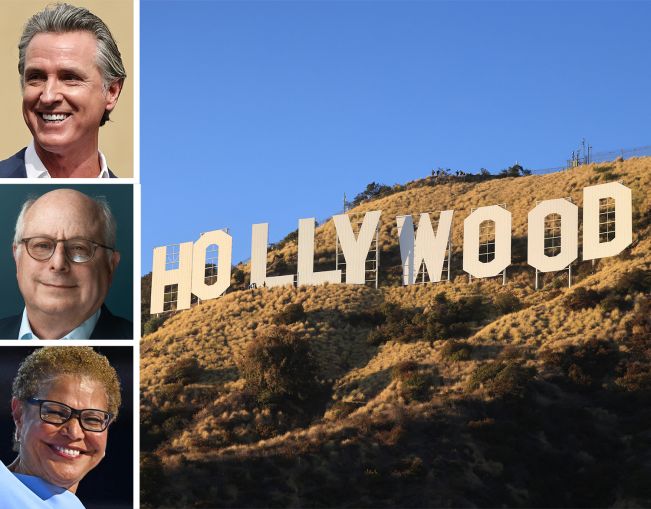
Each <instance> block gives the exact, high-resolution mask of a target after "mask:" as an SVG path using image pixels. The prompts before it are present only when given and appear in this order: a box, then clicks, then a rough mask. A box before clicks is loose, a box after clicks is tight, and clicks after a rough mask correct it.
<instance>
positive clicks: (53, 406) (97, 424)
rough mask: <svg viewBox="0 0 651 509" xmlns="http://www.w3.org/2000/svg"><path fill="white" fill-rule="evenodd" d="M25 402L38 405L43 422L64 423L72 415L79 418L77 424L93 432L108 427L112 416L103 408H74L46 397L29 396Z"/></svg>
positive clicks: (98, 431)
mask: <svg viewBox="0 0 651 509" xmlns="http://www.w3.org/2000/svg"><path fill="white" fill-rule="evenodd" d="M27 403H29V404H31V405H39V408H40V413H41V420H42V421H43V422H47V423H48V424H64V423H66V422H68V421H69V420H70V419H71V418H72V417H76V418H77V419H79V424H80V425H81V427H82V428H83V429H85V430H86V431H92V432H94V433H100V432H102V431H104V430H105V429H106V428H108V425H109V424H110V423H111V419H112V418H113V415H111V413H109V412H105V411H104V410H96V409H94V408H86V409H83V410H76V409H75V408H72V407H69V406H68V405H64V404H63V403H59V402H58V401H50V400H47V399H36V398H29V399H28V400H27Z"/></svg>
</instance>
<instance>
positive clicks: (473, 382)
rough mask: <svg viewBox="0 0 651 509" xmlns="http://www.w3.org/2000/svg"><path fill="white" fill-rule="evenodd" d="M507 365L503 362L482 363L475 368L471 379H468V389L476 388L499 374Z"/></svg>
mask: <svg viewBox="0 0 651 509" xmlns="http://www.w3.org/2000/svg"><path fill="white" fill-rule="evenodd" d="M505 366H506V364H505V363H503V362H497V361H493V362H487V363H485V364H480V365H479V366H477V367H476V368H475V371H473V373H472V375H470V380H469V381H468V389H469V390H471V391H472V390H475V389H478V388H479V387H481V386H482V385H484V384H485V383H486V382H488V381H489V380H492V379H493V378H495V377H496V376H497V374H498V373H499V372H500V371H501V370H503V369H504V367H505Z"/></svg>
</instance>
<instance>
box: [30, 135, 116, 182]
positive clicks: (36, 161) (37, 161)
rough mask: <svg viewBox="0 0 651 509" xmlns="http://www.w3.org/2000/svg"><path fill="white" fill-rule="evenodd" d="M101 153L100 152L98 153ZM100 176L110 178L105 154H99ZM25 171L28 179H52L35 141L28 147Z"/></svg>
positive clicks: (98, 176)
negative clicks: (39, 154)
mask: <svg viewBox="0 0 651 509" xmlns="http://www.w3.org/2000/svg"><path fill="white" fill-rule="evenodd" d="M98 152H99V151H98ZM99 166H100V170H99V175H97V178H100V179H107V178H110V177H111V175H109V171H108V166H107V165H106V158H105V157H104V154H102V153H101V152H99ZM25 171H26V172H27V178H31V179H49V178H52V175H50V172H49V171H47V168H46V167H45V165H44V164H43V161H41V158H40V157H38V154H37V153H36V149H35V148H34V140H32V141H31V142H30V143H29V145H27V150H26V151H25Z"/></svg>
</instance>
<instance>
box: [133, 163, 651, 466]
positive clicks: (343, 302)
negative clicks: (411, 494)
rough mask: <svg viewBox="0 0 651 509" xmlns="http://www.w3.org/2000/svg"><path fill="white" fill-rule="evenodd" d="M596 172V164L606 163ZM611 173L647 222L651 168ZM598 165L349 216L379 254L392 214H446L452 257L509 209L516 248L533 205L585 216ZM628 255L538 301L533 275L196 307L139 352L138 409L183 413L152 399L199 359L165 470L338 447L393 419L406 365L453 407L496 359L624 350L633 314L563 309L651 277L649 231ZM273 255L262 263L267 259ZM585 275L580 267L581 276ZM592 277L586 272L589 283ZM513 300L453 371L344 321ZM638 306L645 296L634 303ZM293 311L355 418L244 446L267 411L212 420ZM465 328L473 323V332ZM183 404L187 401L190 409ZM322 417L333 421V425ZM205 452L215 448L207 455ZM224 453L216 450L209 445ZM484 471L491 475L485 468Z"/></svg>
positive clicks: (434, 347)
mask: <svg viewBox="0 0 651 509" xmlns="http://www.w3.org/2000/svg"><path fill="white" fill-rule="evenodd" d="M602 164H604V163H602ZM608 164H609V165H611V166H612V167H613V170H612V172H611V173H612V175H613V178H615V179H617V180H619V181H621V182H622V183H623V184H625V185H626V186H628V187H630V188H631V189H632V190H633V199H634V210H635V211H637V213H638V214H641V215H648V214H649V213H650V211H651V198H650V193H649V192H648V190H649V188H651V158H637V159H631V160H628V161H625V162H612V163H608ZM595 166H596V165H588V166H584V167H580V168H577V169H575V170H572V171H566V172H561V173H555V174H550V175H544V176H530V177H520V178H515V179H500V180H491V181H487V182H482V183H478V184H472V183H463V182H459V183H452V184H446V185H439V186H435V187H413V188H411V189H407V190H406V191H403V192H400V193H397V194H394V195H391V196H387V197H384V198H382V199H380V200H377V201H374V202H371V203H366V204H363V205H361V206H359V207H357V208H356V209H354V210H353V211H352V212H363V211H368V210H382V211H383V212H382V226H381V245H382V248H383V250H388V249H389V248H394V249H395V246H396V244H397V229H396V224H395V217H396V216H397V215H398V214H418V213H420V212H427V211H434V212H435V211H439V210H444V209H454V210H455V219H454V223H453V235H452V238H453V245H454V246H455V251H456V252H458V250H459V249H460V247H461V244H462V222H463V219H464V218H465V217H466V216H467V215H468V214H469V213H470V211H471V208H476V207H479V206H483V205H491V204H499V203H504V204H506V206H507V208H508V209H509V210H510V211H511V212H512V213H513V237H514V238H517V237H524V236H525V235H526V222H527V213H528V211H529V210H530V209H532V208H533V207H534V206H535V204H536V201H537V200H544V199H551V198H559V197H571V198H572V200H573V201H574V202H575V203H577V204H579V205H581V204H582V189H583V188H584V187H586V186H589V185H593V184H597V183H600V182H602V181H603V178H604V177H603V174H602V173H598V172H595V170H594V167H595ZM334 236H335V232H334V226H333V223H332V221H327V222H326V223H325V224H324V225H321V226H319V227H318V228H317V235H316V246H317V247H316V252H317V255H316V256H317V258H318V257H326V256H328V255H331V253H332V251H333V248H334V244H335V237H334ZM634 240H635V243H634V246H633V247H632V248H630V249H629V250H627V253H625V254H622V255H620V256H616V257H612V258H608V259H604V260H601V261H599V263H598V264H597V265H596V267H595V273H594V274H589V273H588V274H587V275H585V276H584V277H583V278H582V279H581V280H580V281H579V282H577V283H576V284H575V285H574V286H573V287H572V288H571V289H568V288H566V287H565V286H563V285H565V283H563V284H562V285H554V284H552V283H547V284H546V285H545V286H544V287H543V288H542V289H541V290H539V291H535V290H534V285H533V279H534V270H533V269H532V268H530V267H528V266H526V265H522V264H521V265H519V266H515V267H511V268H509V270H508V274H509V277H508V282H507V285H506V287H503V286H502V284H501V280H499V279H498V278H492V279H486V280H474V281H473V282H472V283H469V282H468V278H467V276H465V275H462V273H461V269H460V267H456V268H455V278H454V280H453V281H450V282H443V283H439V284H429V285H414V286H410V287H400V286H382V287H380V288H379V289H373V288H369V287H365V286H348V285H344V284H341V285H327V284H326V285H323V286H319V287H301V288H292V287H282V288H271V289H269V288H262V289H256V290H248V291H236V292H232V293H229V294H227V295H225V296H223V297H221V298H219V299H216V300H212V301H208V302H203V303H201V304H199V305H197V306H195V307H193V308H192V309H190V310H187V311H184V312H181V313H179V314H177V315H176V316H174V317H172V318H170V319H169V320H168V321H167V322H166V323H165V324H164V325H163V326H162V327H161V328H160V329H159V330H157V331H156V332H155V333H153V334H150V335H148V336H145V337H144V338H143V340H142V347H141V353H142V359H141V387H142V405H143V409H145V410H147V409H149V408H151V407H152V406H159V405H160V406H161V407H162V408H165V405H167V406H168V407H169V405H172V404H178V403H179V402H180V403H181V404H183V403H184V402H186V401H188V402H190V401H191V399H192V396H188V395H183V394H181V395H180V396H179V398H186V399H185V400H184V399H180V400H177V401H174V402H169V401H167V402H165V401H162V400H161V397H160V395H159V394H160V393H159V391H160V389H161V388H162V387H163V386H165V384H166V383H167V382H166V380H165V373H166V372H167V371H168V370H170V369H172V368H173V367H174V366H175V364H176V363H177V362H178V360H179V359H182V358H185V357H193V358H196V359H197V361H198V363H199V365H200V367H201V368H202V370H203V371H202V377H201V380H199V381H197V382H196V385H195V386H191V387H189V389H192V388H194V389H196V391H198V392H201V391H203V392H204V393H208V394H210V397H209V400H210V401H211V402H209V403H207V404H205V405H204V407H203V409H202V410H200V411H199V412H198V413H197V414H196V415H195V417H194V418H193V419H192V420H191V421H190V422H189V423H188V424H187V426H185V427H184V430H183V431H182V432H181V433H180V434H177V435H175V436H174V437H173V438H172V439H171V440H169V441H168V442H166V443H165V444H164V448H165V452H166V453H165V455H164V457H163V462H164V464H166V465H168V466H169V465H172V464H173V463H174V462H177V461H179V460H178V458H177V455H180V454H182V455H183V457H184V458H186V459H187V460H190V461H192V460H193V459H199V458H205V457H206V456H219V455H224V456H246V455H265V454H269V451H271V450H273V449H275V448H280V447H282V448H284V449H287V448H291V447H305V446H306V445H305V444H306V443H310V442H315V443H316V442H319V443H323V442H327V441H328V440H334V439H335V438H334V437H337V436H338V434H339V433H340V432H341V430H342V429H345V428H346V426H350V425H353V424H354V423H355V422H357V421H356V420H358V419H361V418H362V417H363V416H366V417H369V418H373V416H378V415H384V414H386V413H389V414H390V413H391V412H395V408H396V405H398V406H400V405H405V401H404V399H403V398H402V396H401V393H400V387H399V384H398V383H396V382H393V381H392V379H391V370H392V368H393V367H394V366H396V365H397V364H398V363H400V362H403V361H406V360H411V361H415V362H417V363H418V364H419V365H423V366H431V367H433V368H436V369H437V370H438V373H439V376H440V377H441V380H442V383H441V384H440V386H439V387H438V389H437V394H436V396H435V398H434V399H433V400H432V401H435V400H436V397H439V398H454V397H457V396H459V395H460V394H461V393H462V392H463V388H464V386H465V383H466V381H467V379H468V377H469V375H470V373H472V371H473V369H474V368H475V367H476V366H477V364H478V363H481V362H484V361H485V360H486V359H492V358H495V357H497V356H499V355H500V354H501V352H503V351H504V350H505V348H506V347H512V348H514V349H516V350H517V351H519V352H522V355H523V357H524V358H525V359H528V360H527V362H528V363H529V364H531V365H533V364H537V363H539V360H538V356H537V353H536V352H538V351H541V350H548V349H559V348H563V347H565V346H567V345H568V344H578V343H583V342H586V341H589V340H590V339H592V338H604V339H612V340H615V341H623V340H624V339H625V338H626V335H627V331H628V330H629V325H630V320H631V312H623V311H620V310H617V309H615V310H613V311H610V312H606V311H604V310H603V308H602V307H600V306H596V307H593V308H588V309H584V310H581V311H571V310H568V309H567V307H565V306H564V305H563V299H564V298H565V296H566V295H567V294H568V293H570V292H571V291H574V290H575V289H576V288H578V287H581V286H584V287H586V288H593V289H596V290H603V289H607V288H610V287H612V286H614V285H615V284H616V283H617V281H618V278H619V277H620V276H621V275H622V274H623V273H624V272H628V271H631V270H633V269H636V268H642V269H649V268H650V267H651V254H650V253H651V239H650V238H649V229H648V227H647V228H646V230H644V232H642V234H640V232H635V234H634ZM281 253H282V254H283V255H284V256H285V258H286V259H287V260H295V258H296V244H295V243H288V244H287V245H286V246H284V247H283V249H282V251H281ZM272 256H273V253H270V254H269V258H270V259H271V258H272ZM584 265H585V264H584ZM587 272H589V270H588V271H587ZM504 291H510V292H511V293H513V294H514V295H515V296H516V297H517V298H518V299H519V300H520V301H521V303H522V304H523V307H522V309H521V310H519V311H516V312H513V313H509V314H506V315H503V316H500V317H497V316H491V317H489V319H487V320H485V321H484V322H482V323H473V324H472V325H473V330H472V332H471V334H470V335H469V336H468V337H467V338H465V339H466V340H467V342H468V343H469V344H470V345H472V346H473V351H472V355H471V358H470V360H468V361H462V362H454V361H450V360H447V359H445V358H444V357H443V356H442V355H441V348H442V347H443V345H444V342H443V341H436V342H433V343H430V342H428V341H424V340H423V341H413V342H410V343H398V342H394V341H391V340H389V341H388V342H386V343H384V344H382V345H380V346H379V347H378V346H373V345H370V344H368V343H367V341H366V338H367V335H368V333H369V325H368V324H367V325H352V324H351V323H350V322H349V321H348V320H347V319H346V315H347V314H351V313H352V314H354V313H360V312H365V311H373V310H376V309H378V307H379V306H380V305H381V304H382V303H384V302H393V303H398V304H399V305H400V306H402V307H405V308H413V307H417V308H422V309H424V310H425V311H427V310H428V306H430V304H431V303H432V301H433V299H434V296H435V295H436V294H437V293H439V292H444V293H445V294H446V295H448V296H449V297H450V298H451V299H454V300H457V299H459V298H460V297H463V296H471V295H481V296H484V298H485V299H487V300H489V299H490V298H491V297H492V296H495V295H496V294H498V293H499V292H504ZM630 298H631V299H632V301H633V303H634V306H635V301H636V300H639V299H640V298H641V295H639V294H638V295H631V296H630ZM293 303H301V304H302V305H303V307H304V309H305V312H306V314H307V316H308V319H307V320H305V321H300V322H297V323H293V324H291V325H289V328H290V329H291V330H293V331H295V332H297V333H299V334H300V335H301V336H303V337H306V338H307V339H308V340H309V341H310V342H311V345H312V351H313V353H314V355H315V359H316V361H317V365H318V371H319V372H318V373H317V376H318V377H319V378H320V379H322V380H328V381H330V382H331V384H332V388H333V391H332V403H333V404H334V403H335V402H347V403H351V404H354V405H356V410H355V411H353V412H352V413H349V414H347V415H346V416H345V417H342V418H337V417H336V415H335V414H333V413H332V412H331V410H330V405H328V408H327V409H326V412H325V415H324V417H325V419H324V420H323V421H322V422H316V423H315V424H313V425H311V426H310V427H308V428H306V429H299V430H295V431H291V432H288V433H285V434H283V435H281V436H276V437H272V438H268V439H265V440H261V441H260V440H258V441H254V442H252V443H248V444H247V443H244V445H242V443H243V442H246V436H247V433H249V432H250V429H251V428H252V427H256V426H258V427H260V426H263V425H264V424H265V422H266V421H265V419H268V418H269V416H268V415H265V414H264V411H254V412H249V411H246V410H242V411H238V410H237V409H231V410H230V411H229V412H227V413H228V415H215V413H214V412H215V409H216V408H222V407H223V406H224V404H225V402H226V401H227V400H228V398H229V397H230V395H231V394H234V393H236V392H238V391H241V390H242V388H243V381H242V380H240V379H239V375H238V371H237V364H236V363H237V359H238V358H239V357H240V356H241V355H243V353H244V351H245V349H246V346H247V345H248V344H249V342H251V341H252V340H253V339H254V338H255V337H256V335H259V334H262V333H264V332H265V331H267V330H268V329H269V328H270V327H272V326H273V323H274V316H275V315H276V314H278V313H279V312H280V311H282V310H283V309H284V308H285V307H286V306H287V305H289V304H293ZM470 321H472V320H470ZM188 398H189V399H188ZM408 405H411V407H412V408H416V409H417V408H421V407H422V411H423V412H429V411H431V405H430V406H429V407H428V406H427V405H421V407H418V405H419V403H416V402H413V403H409V404H408ZM329 412H330V413H329ZM225 419H227V420H228V421H229V422H235V421H237V422H241V426H239V427H237V428H235V429H236V431H235V433H236V434H238V433H239V435H238V436H239V439H238V440H237V441H235V442H233V443H239V444H240V445H229V444H230V443H231V442H232V437H230V438H229V437H228V436H225V434H224V433H225V431H224V428H223V426H222V423H223V421H224V420H225ZM210 444H213V445H210ZM214 444H222V445H214ZM486 468H487V469H499V466H497V465H493V464H489V463H487V464H486Z"/></svg>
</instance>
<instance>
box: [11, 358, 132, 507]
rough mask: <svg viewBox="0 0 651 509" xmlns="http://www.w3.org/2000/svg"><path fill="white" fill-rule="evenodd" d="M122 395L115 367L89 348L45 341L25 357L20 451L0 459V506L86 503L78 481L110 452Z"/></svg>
mask: <svg viewBox="0 0 651 509" xmlns="http://www.w3.org/2000/svg"><path fill="white" fill-rule="evenodd" d="M120 401H121V398H120V382H119V379H118V376H117V373H116V371H115V369H114V368H113V367H112V366H111V365H110V364H109V362H108V359H107V358H106V357H105V356H103V355H101V354H99V353H97V352H95V351H94V350H93V349H92V348H90V347H74V346H69V347H58V346H53V347H44V348H41V349H39V350H36V351H34V352H33V353H32V354H30V355H29V356H27V357H26V358H25V360H24V361H23V362H22V364H21V365H20V367H19V369H18V373H17V375H16V377H15V378H14V381H13V386H12V399H11V411H12V416H13V419H14V423H15V425H16V430H15V434H14V450H15V451H17V452H18V456H17V457H16V459H15V460H14V461H13V462H12V463H11V464H10V465H9V466H7V467H5V466H4V465H3V464H2V463H0V492H1V493H2V494H3V497H2V502H1V503H0V505H1V506H2V507H3V508H5V509H14V508H16V509H32V508H34V509H37V508H61V509H83V507H84V506H83V504H82V503H81V501H80V500H79V499H78V498H77V496H76V495H75V492H76V490H77V486H78V485H79V482H80V481H81V480H82V479H83V478H84V476H85V475H86V474H87V473H88V472H89V471H90V470H92V469H93V468H95V467H96V466H97V465H98V464H99V462H100V461H102V458H104V454H105V451H106V442H107V438H108V427H109V425H110V424H111V423H112V422H113V421H114V420H115V419H116V417H117V414H118V408H119V406H120Z"/></svg>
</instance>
